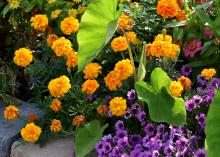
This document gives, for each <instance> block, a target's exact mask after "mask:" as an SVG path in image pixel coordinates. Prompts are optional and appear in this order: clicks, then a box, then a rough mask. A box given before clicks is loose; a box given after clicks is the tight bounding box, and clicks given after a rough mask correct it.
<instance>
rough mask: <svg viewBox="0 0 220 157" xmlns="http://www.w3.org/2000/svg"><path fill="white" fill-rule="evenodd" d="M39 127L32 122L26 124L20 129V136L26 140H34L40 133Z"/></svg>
mask: <svg viewBox="0 0 220 157" xmlns="http://www.w3.org/2000/svg"><path fill="white" fill-rule="evenodd" d="M41 132H42V131H41V128H40V127H39V126H36V125H35V124H34V123H30V124H27V125H26V126H25V128H23V129H22V130H21V136H22V138H23V139H24V140H25V141H27V142H36V141H37V140H38V139H39V137H40V135H41Z"/></svg>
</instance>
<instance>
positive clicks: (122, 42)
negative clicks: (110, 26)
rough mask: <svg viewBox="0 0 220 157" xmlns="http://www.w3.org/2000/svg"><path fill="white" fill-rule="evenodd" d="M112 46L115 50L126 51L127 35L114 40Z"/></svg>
mask: <svg viewBox="0 0 220 157" xmlns="http://www.w3.org/2000/svg"><path fill="white" fill-rule="evenodd" d="M111 47H112V49H113V50H114V51H115V52H120V51H125V50H127V49H128V42H127V40H126V38H125V37H122V36H120V37H117V38H114V39H113V40H112V42H111Z"/></svg>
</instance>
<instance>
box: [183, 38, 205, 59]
mask: <svg viewBox="0 0 220 157" xmlns="http://www.w3.org/2000/svg"><path fill="white" fill-rule="evenodd" d="M202 49H203V47H202V42H201V41H200V40H198V39H194V40H191V41H190V42H189V43H188V44H187V46H186V47H185V49H184V56H185V57H190V58H193V57H194V56H195V54H196V53H197V52H199V51H201V50H202Z"/></svg>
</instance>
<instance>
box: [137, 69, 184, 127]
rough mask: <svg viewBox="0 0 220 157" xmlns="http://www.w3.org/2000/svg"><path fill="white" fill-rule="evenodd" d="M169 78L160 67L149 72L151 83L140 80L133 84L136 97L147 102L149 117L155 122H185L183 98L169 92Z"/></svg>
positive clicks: (180, 123)
mask: <svg viewBox="0 0 220 157" xmlns="http://www.w3.org/2000/svg"><path fill="white" fill-rule="evenodd" d="M170 81H171V80H170V78H169V77H168V76H167V74H166V73H165V72H164V71H163V70H162V69H160V68H156V69H155V70H154V71H153V72H152V74H151V84H152V85H149V84H147V83H146V82H143V81H140V82H137V83H136V84H135V89H136V90H137V94H138V98H139V99H140V100H142V101H145V102H146V103H147V104H148V108H149V113H150V117H151V119H152V120H154V121H156V122H167V123H169V124H172V125H182V124H185V123H186V109H185V105H184V100H183V99H182V98H177V97H173V96H171V95H170V94H169V93H170V91H169V86H170Z"/></svg>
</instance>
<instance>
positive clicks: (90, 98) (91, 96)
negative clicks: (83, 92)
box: [87, 94, 94, 102]
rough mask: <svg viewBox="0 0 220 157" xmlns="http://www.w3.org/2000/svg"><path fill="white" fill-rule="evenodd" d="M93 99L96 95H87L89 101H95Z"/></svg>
mask: <svg viewBox="0 0 220 157" xmlns="http://www.w3.org/2000/svg"><path fill="white" fill-rule="evenodd" d="M93 99H94V96H93V95H90V94H89V95H87V100H88V101H89V102H92V101H93Z"/></svg>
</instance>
